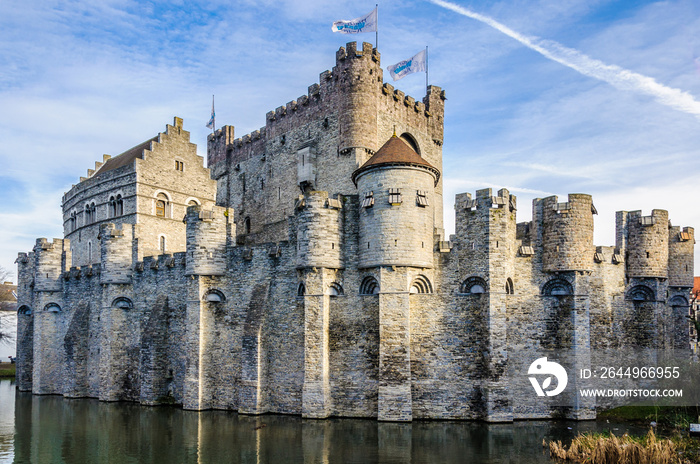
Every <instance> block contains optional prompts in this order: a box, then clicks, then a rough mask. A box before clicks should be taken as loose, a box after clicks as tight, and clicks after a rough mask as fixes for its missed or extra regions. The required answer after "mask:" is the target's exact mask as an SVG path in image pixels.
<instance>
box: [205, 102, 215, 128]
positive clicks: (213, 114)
mask: <svg viewBox="0 0 700 464" xmlns="http://www.w3.org/2000/svg"><path fill="white" fill-rule="evenodd" d="M207 127H208V128H209V129H211V130H212V131H213V130H214V127H216V113H214V95H212V96H211V118H210V119H209V122H208V123H207Z"/></svg>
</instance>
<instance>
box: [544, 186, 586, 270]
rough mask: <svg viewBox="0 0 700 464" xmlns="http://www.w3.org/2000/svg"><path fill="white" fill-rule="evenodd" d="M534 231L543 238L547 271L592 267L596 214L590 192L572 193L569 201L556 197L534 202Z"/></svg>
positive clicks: (545, 268)
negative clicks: (594, 218) (594, 216)
mask: <svg viewBox="0 0 700 464" xmlns="http://www.w3.org/2000/svg"><path fill="white" fill-rule="evenodd" d="M533 209H534V211H533V227H534V228H536V229H539V228H541V229H540V230H537V231H536V232H535V234H534V236H535V237H537V238H538V240H541V242H540V244H541V246H542V267H543V269H544V270H545V271H547V272H558V271H584V270H590V269H592V267H593V255H594V253H595V247H594V246H593V214H595V208H594V206H593V201H592V199H591V196H590V195H586V194H582V193H572V194H569V197H568V201H566V202H559V199H558V198H557V197H556V196H551V197H547V198H545V199H535V200H534V201H533Z"/></svg>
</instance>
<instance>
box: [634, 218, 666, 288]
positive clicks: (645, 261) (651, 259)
mask: <svg viewBox="0 0 700 464" xmlns="http://www.w3.org/2000/svg"><path fill="white" fill-rule="evenodd" d="M668 237H669V230H668V211H665V210H662V209H655V210H653V211H652V212H651V216H642V213H641V211H632V212H630V213H629V216H628V220H627V274H628V275H629V277H667V275H668V248H669V243H668Z"/></svg>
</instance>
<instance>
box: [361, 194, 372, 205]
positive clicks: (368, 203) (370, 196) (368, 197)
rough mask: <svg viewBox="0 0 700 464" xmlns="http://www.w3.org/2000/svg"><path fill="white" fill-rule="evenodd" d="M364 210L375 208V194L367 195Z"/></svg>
mask: <svg viewBox="0 0 700 464" xmlns="http://www.w3.org/2000/svg"><path fill="white" fill-rule="evenodd" d="M361 206H362V207H363V208H371V207H372V206H374V192H367V193H365V198H364V199H363V200H362V205H361Z"/></svg>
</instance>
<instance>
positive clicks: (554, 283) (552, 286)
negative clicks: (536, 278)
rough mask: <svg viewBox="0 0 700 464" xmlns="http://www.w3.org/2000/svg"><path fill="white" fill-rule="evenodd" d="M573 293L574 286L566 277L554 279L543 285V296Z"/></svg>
mask: <svg viewBox="0 0 700 464" xmlns="http://www.w3.org/2000/svg"><path fill="white" fill-rule="evenodd" d="M573 294H574V289H573V287H572V286H571V284H570V283H569V282H567V281H566V280H564V279H552V280H550V281H549V282H547V283H546V284H544V285H543V286H542V295H543V296H566V295H573Z"/></svg>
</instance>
